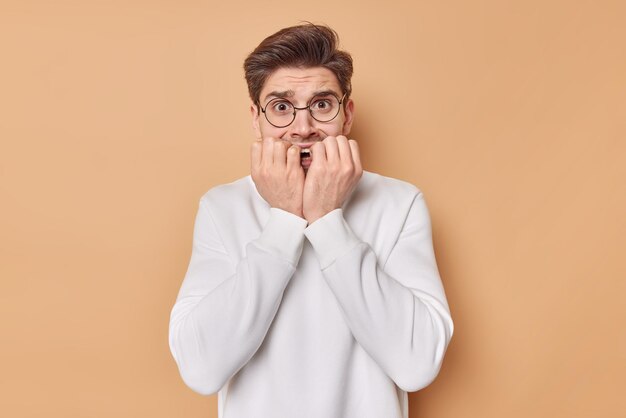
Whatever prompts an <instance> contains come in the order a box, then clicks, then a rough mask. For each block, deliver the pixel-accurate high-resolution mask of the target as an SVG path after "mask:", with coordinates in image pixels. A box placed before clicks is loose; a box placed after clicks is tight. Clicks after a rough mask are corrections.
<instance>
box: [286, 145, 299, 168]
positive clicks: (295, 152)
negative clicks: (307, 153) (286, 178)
mask: <svg viewBox="0 0 626 418" xmlns="http://www.w3.org/2000/svg"><path fill="white" fill-rule="evenodd" d="M300 168H301V166H300V147H299V146H297V145H292V146H290V147H289V148H288V149H287V169H289V170H298V169H300Z"/></svg>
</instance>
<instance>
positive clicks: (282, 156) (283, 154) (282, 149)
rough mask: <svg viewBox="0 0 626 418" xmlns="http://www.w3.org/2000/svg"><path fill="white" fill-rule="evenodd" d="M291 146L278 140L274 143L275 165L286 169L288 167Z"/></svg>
mask: <svg viewBox="0 0 626 418" xmlns="http://www.w3.org/2000/svg"><path fill="white" fill-rule="evenodd" d="M288 146H289V144H288V143H287V142H285V141H281V140H278V141H276V142H274V150H273V151H274V165H275V166H280V167H285V166H286V165H287V147H288Z"/></svg>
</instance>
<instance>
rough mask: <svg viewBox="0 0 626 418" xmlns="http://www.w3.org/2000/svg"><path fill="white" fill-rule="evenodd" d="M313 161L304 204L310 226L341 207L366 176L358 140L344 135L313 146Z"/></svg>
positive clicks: (306, 184)
mask: <svg viewBox="0 0 626 418" xmlns="http://www.w3.org/2000/svg"><path fill="white" fill-rule="evenodd" d="M311 158H312V160H311V166H310V167H309V170H308V172H307V175H306V179H305V181H304V194H303V202H302V213H303V215H304V218H305V219H306V220H307V221H308V222H309V225H310V224H312V223H313V222H315V221H316V220H318V219H319V218H321V217H322V216H324V215H326V214H327V213H328V212H331V211H333V210H335V209H338V208H340V207H341V206H342V205H343V202H344V201H345V200H346V198H347V197H348V196H349V195H350V193H351V192H352V190H353V189H354V187H355V186H356V184H357V183H358V182H359V179H360V178H361V175H362V174H363V168H362V167H361V158H360V156H359V148H358V145H357V143H356V141H355V140H353V139H350V140H348V138H346V137H345V136H343V135H340V136H338V137H334V136H328V137H326V138H325V139H324V140H323V141H322V142H317V143H316V144H314V145H313V146H312V147H311Z"/></svg>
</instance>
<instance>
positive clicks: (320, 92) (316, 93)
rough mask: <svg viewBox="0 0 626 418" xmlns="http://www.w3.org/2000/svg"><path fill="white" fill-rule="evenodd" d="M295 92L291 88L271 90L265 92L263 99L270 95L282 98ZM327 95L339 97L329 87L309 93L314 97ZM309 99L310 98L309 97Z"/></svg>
mask: <svg viewBox="0 0 626 418" xmlns="http://www.w3.org/2000/svg"><path fill="white" fill-rule="evenodd" d="M295 94H296V92H295V91H293V90H285V91H272V92H270V93H267V94H266V95H265V100H264V101H267V99H269V98H270V97H275V98H277V99H284V98H286V97H293V96H294V95H295ZM328 95H333V96H335V97H340V96H339V95H338V94H337V92H335V91H334V90H331V89H325V90H317V91H314V92H313V94H312V95H311V98H313V97H315V96H328ZM309 100H310V99H309Z"/></svg>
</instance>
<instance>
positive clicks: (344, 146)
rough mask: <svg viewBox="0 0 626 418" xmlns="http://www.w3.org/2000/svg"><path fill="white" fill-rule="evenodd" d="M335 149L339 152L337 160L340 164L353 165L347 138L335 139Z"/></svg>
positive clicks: (339, 137)
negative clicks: (339, 160) (338, 159)
mask: <svg viewBox="0 0 626 418" xmlns="http://www.w3.org/2000/svg"><path fill="white" fill-rule="evenodd" d="M337 149H338V150H339V158H340V159H341V162H345V163H349V164H350V165H352V164H353V159H352V149H351V148H350V144H348V138H346V137H345V136H343V135H341V136H338V137H337Z"/></svg>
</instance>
